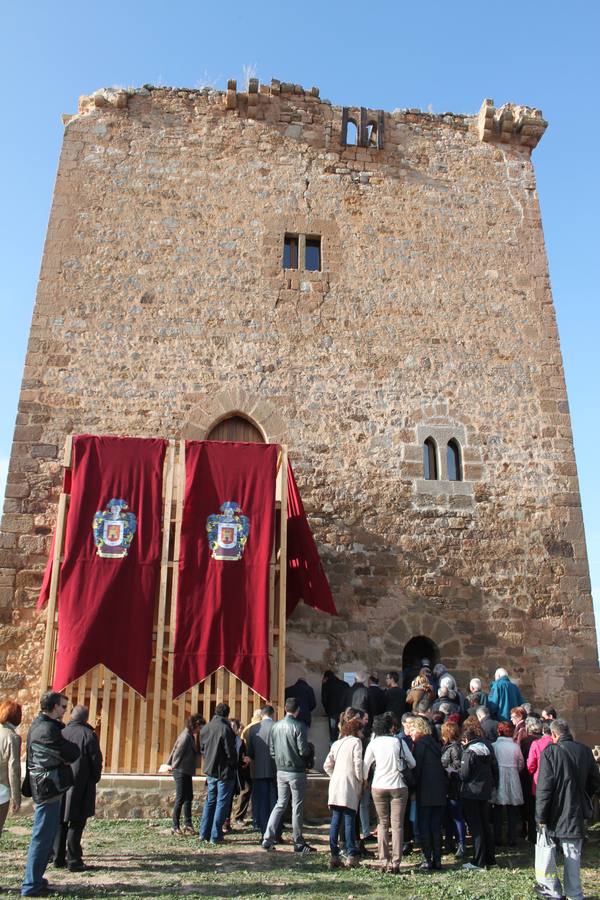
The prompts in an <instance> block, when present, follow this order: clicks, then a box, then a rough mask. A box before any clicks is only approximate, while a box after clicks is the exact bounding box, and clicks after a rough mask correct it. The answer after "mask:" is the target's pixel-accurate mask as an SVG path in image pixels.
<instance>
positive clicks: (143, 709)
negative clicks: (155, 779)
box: [136, 697, 149, 775]
mask: <svg viewBox="0 0 600 900" xmlns="http://www.w3.org/2000/svg"><path fill="white" fill-rule="evenodd" d="M148 705H149V704H148V701H147V700H145V699H144V698H143V697H140V700H139V714H140V719H139V723H138V734H137V741H138V752H137V769H136V771H137V772H138V773H139V774H140V775H143V774H145V773H146V733H147V730H148Z"/></svg>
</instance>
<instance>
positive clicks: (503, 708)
mask: <svg viewBox="0 0 600 900" xmlns="http://www.w3.org/2000/svg"><path fill="white" fill-rule="evenodd" d="M524 702H525V700H524V698H523V695H522V694H521V691H520V690H519V688H518V686H517V685H516V684H515V683H514V681H511V680H510V678H509V677H508V672H507V671H506V669H496V673H495V675H494V681H493V682H492V684H491V685H490V693H489V696H488V706H489V709H490V713H491V715H492V717H493V718H494V719H496V721H498V722H510V711H511V709H513V707H515V706H521V705H522V704H523V703H524Z"/></svg>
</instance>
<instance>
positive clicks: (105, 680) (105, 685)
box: [98, 666, 112, 765]
mask: <svg viewBox="0 0 600 900" xmlns="http://www.w3.org/2000/svg"><path fill="white" fill-rule="evenodd" d="M98 668H99V669H101V670H102V674H100V675H99V677H100V678H102V711H101V714H100V749H101V750H102V756H103V757H104V759H106V760H107V764H108V765H109V764H110V763H108V754H107V749H108V722H109V715H110V687H111V680H112V672H111V671H110V670H109V669H106V668H105V667H104V666H99V667H98Z"/></svg>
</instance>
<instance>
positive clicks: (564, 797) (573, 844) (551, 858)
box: [535, 719, 600, 900]
mask: <svg viewBox="0 0 600 900" xmlns="http://www.w3.org/2000/svg"><path fill="white" fill-rule="evenodd" d="M550 734H551V736H552V743H551V744H549V746H548V747H546V748H545V750H543V751H542V755H541V757H540V773H539V776H538V783H537V791H536V796H535V818H536V822H537V824H538V828H539V831H538V838H537V850H536V877H537V880H538V884H537V885H536V890H537V892H538V893H539V894H541V895H542V896H543V897H562V896H563V889H562V885H561V883H560V879H559V877H558V874H557V871H556V842H560V845H561V848H562V852H563V855H564V860H565V862H564V867H565V868H564V893H565V894H566V896H567V897H569V898H570V900H583V892H582V889H581V879H580V875H579V869H580V866H581V848H582V846H583V838H584V835H585V820H586V819H589V818H590V817H591V804H590V805H589V808H588V798H589V797H591V796H592V794H594V793H596V791H600V774H598V766H597V765H596V761H595V759H594V757H593V755H592V751H591V750H590V748H589V747H586V746H585V744H580V743H578V742H577V741H574V740H573V736H572V735H571V731H570V729H569V726H568V725H567V723H566V722H565V721H564V719H555V720H554V721H553V722H552V724H551V726H550ZM586 795H587V796H586ZM544 850H545V851H546V852H544ZM542 861H543V863H544V865H543V867H542V866H541V865H540V863H541V862H542Z"/></svg>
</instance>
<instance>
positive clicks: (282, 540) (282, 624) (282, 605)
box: [277, 444, 288, 718]
mask: <svg viewBox="0 0 600 900" xmlns="http://www.w3.org/2000/svg"><path fill="white" fill-rule="evenodd" d="M287 501H288V452H287V447H286V446H285V445H284V444H282V446H281V518H280V523H279V640H278V642H277V643H278V649H279V660H278V662H279V665H278V672H277V706H278V715H279V717H280V718H281V716H282V714H283V704H284V695H285V641H286V582H287Z"/></svg>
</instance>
